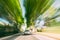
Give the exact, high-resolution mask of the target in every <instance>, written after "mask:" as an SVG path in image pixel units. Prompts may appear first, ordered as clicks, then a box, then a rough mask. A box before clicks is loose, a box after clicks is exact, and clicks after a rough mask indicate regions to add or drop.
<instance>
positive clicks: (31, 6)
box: [24, 0, 54, 27]
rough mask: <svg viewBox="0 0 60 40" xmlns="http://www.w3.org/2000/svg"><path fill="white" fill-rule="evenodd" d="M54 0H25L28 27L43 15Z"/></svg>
mask: <svg viewBox="0 0 60 40" xmlns="http://www.w3.org/2000/svg"><path fill="white" fill-rule="evenodd" d="M53 2H54V0H24V6H25V9H26V14H25V16H26V19H27V27H30V26H31V25H34V21H35V20H36V19H37V17H39V16H40V15H42V14H43V13H44V12H45V11H46V10H47V9H48V8H49V7H50V6H51V5H52V3H53Z"/></svg>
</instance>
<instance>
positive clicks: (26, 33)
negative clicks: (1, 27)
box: [24, 30, 32, 35]
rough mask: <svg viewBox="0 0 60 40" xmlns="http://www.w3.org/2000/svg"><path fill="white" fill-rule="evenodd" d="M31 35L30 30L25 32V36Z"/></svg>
mask: <svg viewBox="0 0 60 40" xmlns="http://www.w3.org/2000/svg"><path fill="white" fill-rule="evenodd" d="M30 34H32V33H31V31H30V30H25V31H24V35H30Z"/></svg>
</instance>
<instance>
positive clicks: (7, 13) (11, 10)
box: [0, 0, 23, 23]
mask: <svg viewBox="0 0 60 40" xmlns="http://www.w3.org/2000/svg"><path fill="white" fill-rule="evenodd" d="M0 17H1V18H5V19H6V20H8V21H12V22H16V23H22V22H23V17H22V12H21V7H20V2H19V0H0Z"/></svg>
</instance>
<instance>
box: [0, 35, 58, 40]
mask: <svg viewBox="0 0 60 40" xmlns="http://www.w3.org/2000/svg"><path fill="white" fill-rule="evenodd" d="M0 40H57V39H54V38H51V37H48V36H44V35H39V34H32V35H15V36H12V37H9V38H6V39H0Z"/></svg>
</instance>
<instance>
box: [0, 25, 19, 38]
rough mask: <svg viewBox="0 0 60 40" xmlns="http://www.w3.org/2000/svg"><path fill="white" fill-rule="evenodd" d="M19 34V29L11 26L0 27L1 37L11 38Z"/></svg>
mask: <svg viewBox="0 0 60 40" xmlns="http://www.w3.org/2000/svg"><path fill="white" fill-rule="evenodd" d="M16 33H18V30H17V28H15V27H14V26H9V25H0V37H4V36H9V35H12V34H16Z"/></svg>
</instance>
